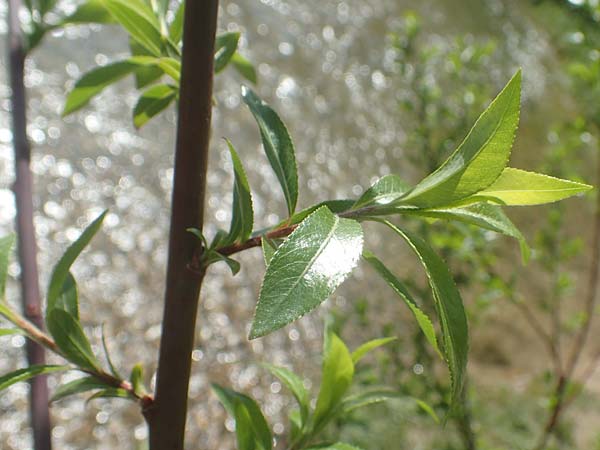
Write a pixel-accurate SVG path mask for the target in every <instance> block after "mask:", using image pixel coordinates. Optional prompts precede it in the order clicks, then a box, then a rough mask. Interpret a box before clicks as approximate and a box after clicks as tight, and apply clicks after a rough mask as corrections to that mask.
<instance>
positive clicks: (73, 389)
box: [50, 376, 111, 402]
mask: <svg viewBox="0 0 600 450" xmlns="http://www.w3.org/2000/svg"><path fill="white" fill-rule="evenodd" d="M107 387H111V386H109V385H107V384H106V383H105V382H103V381H101V380H99V379H98V378H96V377H92V376H89V377H83V378H78V379H76V380H73V381H70V382H68V383H66V384H63V385H61V386H59V387H58V388H56V390H55V391H54V394H53V395H52V398H51V399H50V401H51V402H56V401H58V400H61V399H63V398H66V397H69V396H71V395H75V394H81V393H82V392H89V391H95V390H98V389H106V388H107Z"/></svg>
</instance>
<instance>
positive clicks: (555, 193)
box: [475, 167, 592, 206]
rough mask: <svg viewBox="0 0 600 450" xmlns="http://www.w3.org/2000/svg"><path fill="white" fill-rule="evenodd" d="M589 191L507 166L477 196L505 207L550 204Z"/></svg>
mask: <svg viewBox="0 0 600 450" xmlns="http://www.w3.org/2000/svg"><path fill="white" fill-rule="evenodd" d="M590 189H592V186H589V185H587V184H583V183H577V182H575V181H569V180H562V179H560V178H554V177H550V176H548V175H542V174H540V173H535V172H526V171H524V170H519V169H513V168H510V167H507V168H506V169H504V171H503V172H502V174H501V175H500V177H498V179H497V180H496V181H495V182H494V183H493V184H492V185H491V186H489V187H488V188H487V189H484V190H483V191H480V192H478V193H477V195H476V196H475V198H477V197H482V198H484V199H489V200H491V201H495V202H498V203H501V204H503V205H508V206H520V205H540V204H543V203H552V202H556V201H558V200H562V199H564V198H567V197H571V196H573V195H577V194H580V193H582V192H586V191H589V190H590Z"/></svg>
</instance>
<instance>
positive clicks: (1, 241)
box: [0, 234, 15, 301]
mask: <svg viewBox="0 0 600 450" xmlns="http://www.w3.org/2000/svg"><path fill="white" fill-rule="evenodd" d="M14 242H15V236H14V234H11V235H8V236H5V237H3V238H0V301H4V295H5V291H6V276H7V274H8V262H9V259H10V253H11V251H12V247H13V245H14Z"/></svg>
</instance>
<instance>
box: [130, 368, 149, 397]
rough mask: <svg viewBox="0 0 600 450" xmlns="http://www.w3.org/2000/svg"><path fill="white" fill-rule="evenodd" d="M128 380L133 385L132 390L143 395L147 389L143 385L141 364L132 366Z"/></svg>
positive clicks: (140, 395) (138, 394)
mask: <svg viewBox="0 0 600 450" xmlns="http://www.w3.org/2000/svg"><path fill="white" fill-rule="evenodd" d="M129 380H130V381H131V385H132V386H133V392H135V394H136V395H137V396H139V397H143V396H144V395H146V393H147V390H146V386H144V367H143V366H142V365H141V364H136V365H135V366H133V369H131V375H130V376H129Z"/></svg>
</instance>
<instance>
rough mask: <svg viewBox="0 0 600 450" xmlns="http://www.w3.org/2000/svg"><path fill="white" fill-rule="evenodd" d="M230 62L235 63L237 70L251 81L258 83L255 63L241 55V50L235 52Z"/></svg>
mask: <svg viewBox="0 0 600 450" xmlns="http://www.w3.org/2000/svg"><path fill="white" fill-rule="evenodd" d="M230 63H231V64H232V65H233V67H235V70H237V72H238V73H239V74H240V75H241V76H243V77H244V78H245V79H246V80H248V81H249V82H250V83H252V84H256V83H257V81H258V77H257V75H256V69H255V68H254V65H253V64H252V63H251V62H250V61H248V60H247V59H246V58H244V57H243V56H242V55H240V53H239V52H235V53H234V54H233V56H232V57H231V61H230Z"/></svg>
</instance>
